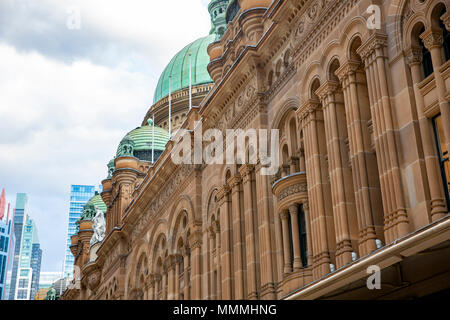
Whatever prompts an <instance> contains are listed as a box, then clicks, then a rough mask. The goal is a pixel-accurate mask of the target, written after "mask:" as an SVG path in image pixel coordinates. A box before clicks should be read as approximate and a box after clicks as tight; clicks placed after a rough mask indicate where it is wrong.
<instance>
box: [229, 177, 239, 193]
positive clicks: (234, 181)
mask: <svg viewBox="0 0 450 320" xmlns="http://www.w3.org/2000/svg"><path fill="white" fill-rule="evenodd" d="M241 182H242V179H241V177H240V176H239V175H235V176H234V177H231V178H230V179H229V180H228V185H229V186H230V188H231V191H232V192H233V193H234V192H236V191H239V185H240V184H241Z"/></svg>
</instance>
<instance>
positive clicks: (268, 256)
mask: <svg viewBox="0 0 450 320" xmlns="http://www.w3.org/2000/svg"><path fill="white" fill-rule="evenodd" d="M261 169H262V165H261V163H260V162H259V163H258V164H257V165H256V167H255V177H256V199H257V200H256V208H257V210H258V226H259V230H258V231H259V234H258V241H259V255H260V261H261V265H260V266H261V292H260V299H266V300H272V299H275V281H274V279H275V272H276V271H275V267H274V266H275V259H276V257H275V255H274V252H275V248H274V243H275V239H274V238H275V235H274V232H273V231H274V230H273V225H272V220H273V218H271V215H273V212H272V210H273V209H272V208H273V203H272V201H271V200H272V193H271V191H269V190H270V189H269V178H268V177H267V176H265V175H262V174H261Z"/></svg>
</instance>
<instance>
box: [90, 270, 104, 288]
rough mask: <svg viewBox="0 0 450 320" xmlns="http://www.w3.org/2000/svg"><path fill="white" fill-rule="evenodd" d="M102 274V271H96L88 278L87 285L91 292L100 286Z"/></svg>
mask: <svg viewBox="0 0 450 320" xmlns="http://www.w3.org/2000/svg"><path fill="white" fill-rule="evenodd" d="M100 279H101V273H100V270H96V271H94V272H93V273H91V274H90V275H89V276H88V279H87V285H88V287H89V289H90V290H92V291H94V290H95V289H96V288H97V287H98V285H99V284H100Z"/></svg>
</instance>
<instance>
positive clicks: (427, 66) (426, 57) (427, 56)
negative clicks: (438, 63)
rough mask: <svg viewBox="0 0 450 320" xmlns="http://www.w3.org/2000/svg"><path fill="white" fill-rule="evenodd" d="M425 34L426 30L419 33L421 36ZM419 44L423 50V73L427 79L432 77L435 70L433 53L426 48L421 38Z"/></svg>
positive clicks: (423, 29)
mask: <svg viewBox="0 0 450 320" xmlns="http://www.w3.org/2000/svg"><path fill="white" fill-rule="evenodd" d="M424 32H425V28H422V29H421V30H420V32H419V34H423V33H424ZM419 44H420V46H421V48H422V67H423V73H424V75H425V78H427V77H428V76H430V75H431V74H432V73H433V72H434V70H433V62H432V60H431V53H430V51H429V50H428V49H427V48H426V47H425V44H424V43H423V41H422V39H421V38H420V37H419Z"/></svg>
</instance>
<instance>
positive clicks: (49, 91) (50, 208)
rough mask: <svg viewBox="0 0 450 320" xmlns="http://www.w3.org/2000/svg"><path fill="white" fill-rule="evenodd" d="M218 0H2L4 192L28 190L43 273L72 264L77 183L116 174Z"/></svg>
mask: <svg viewBox="0 0 450 320" xmlns="http://www.w3.org/2000/svg"><path fill="white" fill-rule="evenodd" d="M208 3H209V0H188V1H186V0H164V1H154V0H151V1H150V0H39V1H36V0H1V1H0V188H3V187H4V188H6V195H7V199H8V201H9V202H11V203H12V205H14V202H15V194H16V193H17V192H25V193H28V196H29V201H28V204H29V206H28V207H29V211H28V212H29V214H30V216H31V217H32V218H33V219H35V221H36V223H37V226H38V229H39V238H40V241H41V247H42V249H43V260H42V271H61V270H62V263H63V259H64V253H65V237H66V232H67V230H66V228H67V220H68V212H69V191H70V185H71V184H90V185H98V184H100V182H101V180H103V179H104V178H105V177H106V173H107V168H106V164H107V162H108V161H109V160H110V159H111V158H112V157H113V156H114V154H115V151H116V148H117V145H118V143H119V142H120V140H121V138H122V137H123V136H124V135H125V134H126V133H127V132H128V131H130V130H131V129H134V128H135V127H137V126H139V125H140V123H141V121H142V119H143V117H144V116H145V113H146V111H147V110H148V108H149V107H150V105H151V103H152V101H153V93H154V89H155V87H156V84H157V81H158V78H159V75H160V74H161V72H162V71H163V69H164V68H165V66H166V65H167V64H168V62H169V61H170V59H171V57H172V56H173V55H175V54H176V53H177V52H178V51H179V50H180V49H182V48H183V47H184V46H185V45H187V44H188V43H190V42H191V41H194V40H195V39H197V38H199V37H202V36H205V35H207V34H208V32H209V30H210V21H209V15H208V12H207V8H206V7H207V4H208ZM78 17H79V19H78Z"/></svg>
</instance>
